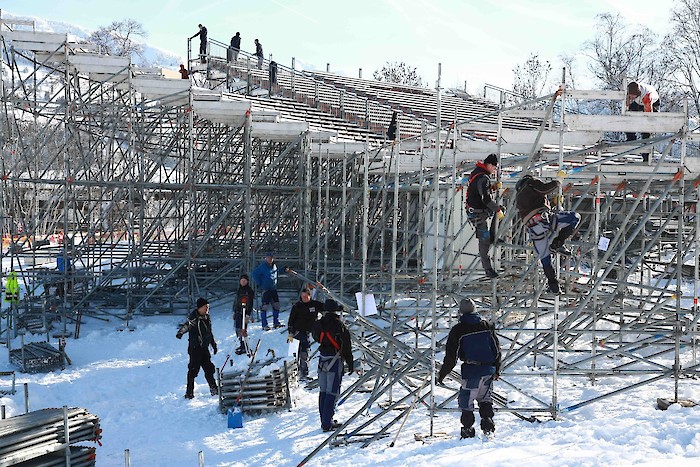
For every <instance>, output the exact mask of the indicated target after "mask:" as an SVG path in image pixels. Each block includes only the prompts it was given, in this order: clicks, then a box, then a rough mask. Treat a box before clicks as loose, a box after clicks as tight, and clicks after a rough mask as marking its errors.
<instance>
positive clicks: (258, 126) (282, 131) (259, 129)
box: [251, 122, 309, 141]
mask: <svg viewBox="0 0 700 467" xmlns="http://www.w3.org/2000/svg"><path fill="white" fill-rule="evenodd" d="M308 129H309V124H308V122H279V123H269V122H253V123H252V124H251V135H252V136H253V138H261V139H269V140H272V141H293V140H294V139H296V138H297V137H298V136H299V135H300V134H301V133H303V132H305V131H308Z"/></svg>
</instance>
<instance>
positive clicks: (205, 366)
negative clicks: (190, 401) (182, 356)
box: [186, 347, 217, 394]
mask: <svg viewBox="0 0 700 467" xmlns="http://www.w3.org/2000/svg"><path fill="white" fill-rule="evenodd" d="M187 353H189V354H190V363H189V364H188V365H187V390H186V394H194V379H195V378H196V377H197V375H198V374H199V369H200V368H201V369H202V370H204V377H205V378H206V379H207V383H209V387H210V388H215V387H217V386H216V379H215V378H214V371H215V368H214V364H213V363H212V362H211V354H210V353H209V349H208V348H206V347H191V348H189V349H187Z"/></svg>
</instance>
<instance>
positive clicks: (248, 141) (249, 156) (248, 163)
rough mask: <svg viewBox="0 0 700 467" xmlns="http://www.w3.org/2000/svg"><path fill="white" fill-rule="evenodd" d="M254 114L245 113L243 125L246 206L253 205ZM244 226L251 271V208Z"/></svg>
mask: <svg viewBox="0 0 700 467" xmlns="http://www.w3.org/2000/svg"><path fill="white" fill-rule="evenodd" d="M251 124H252V115H251V112H250V109H248V110H247V111H246V114H245V126H244V127H243V164H244V166H243V185H244V186H245V193H244V195H243V196H245V206H252V205H253V192H252V187H251V183H252V166H253V139H252V135H251V131H250V128H251ZM243 215H244V217H245V218H244V223H245V224H244V226H243V230H244V233H243V256H244V258H245V264H244V266H245V269H244V270H245V271H250V270H251V269H252V267H253V264H252V262H251V253H252V239H251V222H252V219H251V217H252V216H251V212H250V209H244V214H243Z"/></svg>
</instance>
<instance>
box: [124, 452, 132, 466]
mask: <svg viewBox="0 0 700 467" xmlns="http://www.w3.org/2000/svg"><path fill="white" fill-rule="evenodd" d="M124 467H131V453H130V452H129V450H128V449H124Z"/></svg>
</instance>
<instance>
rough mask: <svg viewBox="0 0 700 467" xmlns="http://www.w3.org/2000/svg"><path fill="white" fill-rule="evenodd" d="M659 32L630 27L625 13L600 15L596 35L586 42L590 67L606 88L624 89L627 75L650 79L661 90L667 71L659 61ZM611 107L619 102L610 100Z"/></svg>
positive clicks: (641, 79)
mask: <svg viewBox="0 0 700 467" xmlns="http://www.w3.org/2000/svg"><path fill="white" fill-rule="evenodd" d="M658 51H659V49H658V47H657V38H656V35H655V34H654V33H653V32H652V31H651V30H650V29H649V28H646V27H643V26H637V27H631V26H629V25H628V24H627V23H626V22H625V21H624V19H623V18H622V16H620V15H619V14H618V15H614V16H613V15H612V14H610V13H603V14H600V15H598V23H597V25H596V36H595V37H594V39H593V40H591V41H588V42H585V43H584V44H583V53H584V55H585V56H587V57H588V58H589V59H590V61H589V63H588V70H589V71H590V72H591V73H592V74H593V77H594V79H595V80H597V81H598V84H599V85H600V86H601V87H602V88H603V89H621V88H622V84H623V83H624V81H625V78H627V77H630V78H633V79H635V80H640V81H644V82H647V83H650V84H652V85H654V86H656V87H657V89H659V91H661V88H660V87H659V82H660V80H661V79H662V76H663V75H664V73H663V72H662V71H661V70H662V69H663V67H662V66H661V65H660V62H659V61H658V58H659V52H658ZM609 111H611V112H613V113H616V112H618V111H619V103H617V102H614V103H610V108H609Z"/></svg>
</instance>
